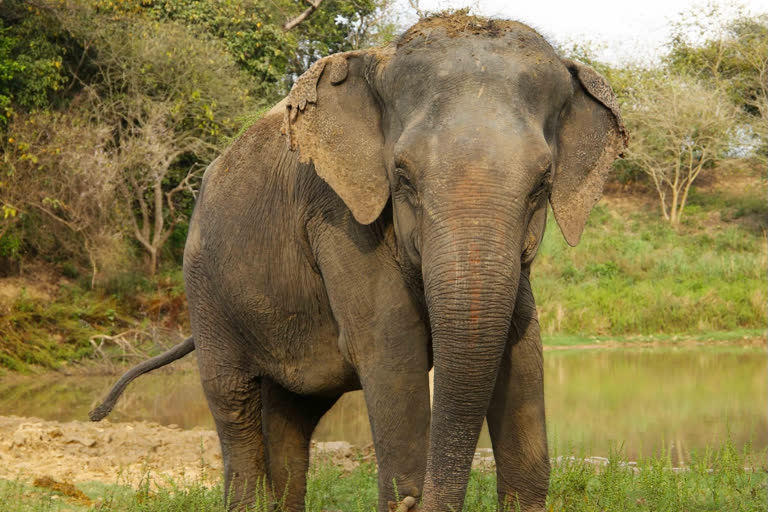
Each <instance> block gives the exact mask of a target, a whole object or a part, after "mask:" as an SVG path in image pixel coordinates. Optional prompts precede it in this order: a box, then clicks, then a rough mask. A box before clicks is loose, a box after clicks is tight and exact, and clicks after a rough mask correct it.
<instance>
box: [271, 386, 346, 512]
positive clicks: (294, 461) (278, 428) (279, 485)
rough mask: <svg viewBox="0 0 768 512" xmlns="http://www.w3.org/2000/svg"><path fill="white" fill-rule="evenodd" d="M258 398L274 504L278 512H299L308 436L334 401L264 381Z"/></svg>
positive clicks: (304, 475) (307, 450)
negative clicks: (277, 506) (260, 402)
mask: <svg viewBox="0 0 768 512" xmlns="http://www.w3.org/2000/svg"><path fill="white" fill-rule="evenodd" d="M262 397H263V403H264V436H265V438H266V454H267V471H268V473H269V479H270V483H271V487H272V492H273V494H274V496H275V501H277V502H278V503H279V504H280V508H279V510H281V511H284V512H302V511H303V510H304V497H305V494H306V491H307V469H308V468H309V443H310V440H311V438H312V432H313V431H314V430H315V427H316V426H317V423H318V422H319V421H320V418H322V416H323V415H324V414H325V413H326V412H327V411H328V409H330V408H331V406H333V404H334V403H335V402H336V400H337V399H338V397H316V396H302V395H297V394H295V393H292V392H290V391H288V390H286V389H285V388H283V387H282V386H280V385H278V384H277V383H275V382H274V381H272V380H271V379H267V378H265V379H264V380H263V382H262Z"/></svg>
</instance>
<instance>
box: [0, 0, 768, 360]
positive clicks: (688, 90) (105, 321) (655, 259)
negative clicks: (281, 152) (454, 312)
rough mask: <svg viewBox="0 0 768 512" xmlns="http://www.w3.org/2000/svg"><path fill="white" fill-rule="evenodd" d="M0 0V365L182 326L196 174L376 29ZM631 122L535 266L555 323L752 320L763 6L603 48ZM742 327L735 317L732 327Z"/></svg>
mask: <svg viewBox="0 0 768 512" xmlns="http://www.w3.org/2000/svg"><path fill="white" fill-rule="evenodd" d="M308 5H309V4H306V3H302V2H297V1H294V0H273V1H270V2H261V1H257V0H238V1H235V0H220V1H215V2H212V1H201V0H27V1H22V0H5V1H3V2H2V3H0V153H1V154H2V159H1V160H0V277H3V278H4V279H0V367H5V368H10V369H14V370H25V369H28V368H29V367H30V365H42V366H46V367H49V366H55V365H56V364H57V362H58V361H61V360H69V359H77V358H80V357H84V356H87V355H89V354H92V353H93V351H94V346H95V345H94V344H93V343H91V341H92V340H94V339H101V340H103V339H104V338H94V336H98V335H107V336H113V337H119V336H121V334H122V333H124V332H126V331H129V332H132V333H135V332H138V331H149V328H150V327H151V326H157V325H161V326H163V327H165V328H170V329H175V330H177V331H184V330H185V329H187V323H186V322H187V320H186V316H185V306H184V295H183V285H182V280H181V272H180V265H181V255H182V251H183V244H184V240H185V237H186V229H187V220H188V218H189V215H190V213H191V209H192V206H193V204H194V198H195V192H196V187H197V184H198V183H199V179H200V177H201V174H202V171H203V170H204V168H205V167H206V165H207V164H208V163H209V162H210V161H211V160H212V159H213V158H214V157H215V155H216V154H217V153H218V152H220V151H221V150H222V149H223V148H224V147H225V146H226V145H227V144H228V143H229V142H230V141H231V140H232V138H233V137H234V136H236V134H237V133H238V131H240V130H241V128H242V127H243V126H244V125H246V124H248V123H251V122H253V120H254V119H256V118H258V116H259V115H260V113H261V112H263V111H264V109H266V108H268V107H269V106H271V105H272V104H273V103H274V102H276V101H277V100H279V99H280V98H281V97H282V96H284V95H285V94H286V93H287V91H288V90H289V88H290V85H291V84H292V82H293V80H294V79H295V78H296V77H297V76H298V75H299V74H300V73H301V72H303V71H304V70H305V69H307V67H308V66H309V65H310V64H311V63H312V62H314V61H315V60H316V59H318V58H319V57H321V56H323V55H327V54H329V53H333V52H338V51H346V50H350V49H355V48H362V47H366V46H370V45H376V44H383V43H386V42H387V41H389V40H390V39H391V38H392V37H393V36H394V35H395V33H396V32H397V31H398V30H399V28H401V27H398V21H397V20H398V15H399V13H398V12H396V10H395V8H394V6H393V4H392V3H390V0H354V1H342V0H325V1H324V2H322V4H320V6H319V8H317V9H315V10H312V12H311V13H310V14H309V16H307V17H306V19H303V21H301V22H300V23H298V24H297V25H295V27H293V28H291V29H290V30H286V23H287V22H289V21H290V20H294V21H295V20H297V19H299V18H298V17H299V16H300V15H301V14H302V12H304V11H305V9H306V8H307V7H308ZM561 53H562V54H563V55H564V56H568V57H571V58H577V59H580V60H582V61H585V62H587V63H590V64H591V65H592V66H594V67H595V68H596V69H598V70H599V71H600V72H601V73H603V74H605V75H606V76H607V77H608V79H609V80H610V82H611V83H612V84H613V86H614V88H615V90H616V92H617V95H618V97H619V100H620V102H621V104H622V112H623V114H624V117H625V122H626V124H627V126H628V128H629V130H630V133H631V134H632V142H631V145H630V147H629V149H628V151H627V154H626V158H625V159H624V160H622V161H619V162H617V163H616V166H615V167H616V169H615V170H616V172H615V173H614V176H613V177H612V181H611V182H610V183H609V185H608V190H607V194H606V201H605V203H601V205H599V206H598V207H597V208H596V210H595V211H594V212H593V214H592V217H591V218H590V221H589V225H588V228H587V233H586V234H585V236H584V238H583V241H582V243H581V245H580V246H579V247H577V248H576V249H569V248H566V246H565V243H564V241H563V240H562V237H561V236H560V235H559V230H558V228H557V226H556V225H554V224H553V225H551V226H550V229H549V230H548V232H547V235H546V238H545V242H544V244H543V247H542V250H541V254H540V256H539V261H538V262H537V264H536V266H535V270H534V272H535V274H536V277H535V279H534V286H535V287H536V294H537V299H538V302H539V309H540V316H541V323H542V328H543V331H544V333H545V334H546V335H548V336H555V335H559V336H564V335H582V336H584V335H612V336H623V335H632V334H678V333H687V334H702V333H709V332H711V331H735V330H744V329H752V330H753V331H751V332H755V330H757V329H763V328H764V326H765V304H766V290H765V286H764V282H765V272H764V271H765V268H766V238H765V236H766V235H765V229H766V219H767V218H768V217H767V216H766V214H768V211H767V208H766V204H765V184H766V181H765V164H766V152H767V151H768V144H767V143H766V129H767V127H768V119H767V118H766V115H767V112H768V107H766V81H767V79H768V77H767V76H766V60H765V55H766V54H768V14H758V15H754V14H752V15H747V14H745V13H744V12H742V11H739V12H737V13H736V15H733V16H725V15H724V14H723V13H722V12H720V11H719V10H718V9H717V8H710V9H709V10H694V11H690V12H687V13H682V14H681V15H680V18H679V20H678V21H677V22H676V24H675V25H674V28H673V31H672V33H671V34H670V38H669V40H668V42H667V45H666V54H665V56H664V57H663V58H662V59H661V60H659V61H656V62H653V63H651V64H647V65H640V64H631V65H626V66H615V65H611V64H608V63H605V62H601V61H599V60H598V59H597V58H596V57H595V52H594V51H593V48H592V47H591V46H590V45H589V44H579V45H575V46H572V47H564V48H561ZM739 332H742V331H739Z"/></svg>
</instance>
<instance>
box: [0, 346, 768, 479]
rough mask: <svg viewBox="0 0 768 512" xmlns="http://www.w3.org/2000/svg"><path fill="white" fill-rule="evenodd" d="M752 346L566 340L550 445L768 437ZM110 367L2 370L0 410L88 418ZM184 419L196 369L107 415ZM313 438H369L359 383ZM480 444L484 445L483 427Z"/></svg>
mask: <svg viewBox="0 0 768 512" xmlns="http://www.w3.org/2000/svg"><path fill="white" fill-rule="evenodd" d="M766 362H767V360H766V353H765V350H764V349H762V348H755V347H741V346H735V347H688V348H652V349H613V350H566V351H551V352H546V353H545V360H544V365H545V389H546V407H547V426H548V430H549V438H550V448H551V450H552V451H557V452H559V453H572V452H574V451H575V452H576V453H582V452H583V453H584V455H600V456H607V455H608V454H609V452H610V451H611V450H615V449H617V448H619V447H621V449H622V454H623V456H624V457H627V458H630V459H637V458H638V457H640V456H648V455H655V454H658V453H659V451H660V450H661V449H664V450H667V451H669V453H670V456H671V458H672V460H673V462H674V463H677V464H679V463H683V462H686V461H688V460H689V459H690V453H691V451H698V452H701V451H703V450H704V448H705V447H706V446H719V445H721V444H722V443H723V441H724V440H725V439H726V437H727V436H728V435H730V437H731V439H732V440H733V442H734V443H735V445H736V446H737V447H739V448H741V447H743V446H745V445H747V444H751V451H752V452H753V453H755V454H759V453H762V451H763V450H765V448H766V446H768V414H767V411H766V403H767V402H768V389H767V388H766V382H767V381H768V367H767V365H766ZM114 380H115V377H82V376H78V377H64V376H61V375H58V374H56V375H46V376H34V377H22V376H11V377H5V378H2V379H0V415H19V416H35V417H39V418H43V419H48V420H59V421H70V420H79V421H87V414H88V411H89V410H90V409H91V407H93V406H94V405H95V404H96V403H97V402H98V401H99V400H100V399H101V398H102V397H103V396H104V394H105V393H106V391H107V390H108V389H109V387H110V386H111V385H112V383H113V382H114ZM110 420H111V421H113V422H118V421H141V420H147V421H154V422H157V423H161V424H165V425H169V424H176V425H179V426H181V427H183V428H193V427H203V428H211V429H212V428H213V420H212V419H211V416H210V413H209V412H208V409H207V406H206V403H205V399H204V397H203V392H202V389H201V387H200V383H199V381H198V376H197V373H196V372H195V371H193V370H185V371H181V372H178V371H177V372H164V373H158V374H149V375H145V376H143V377H141V378H140V379H138V380H137V381H135V382H134V383H132V384H131V385H130V386H129V388H128V390H127V391H126V393H125V394H124V395H123V397H122V399H121V401H120V402H119V403H118V406H117V407H116V409H115V411H113V413H112V415H111V416H110ZM315 439H316V440H318V441H335V440H346V441H349V442H350V443H352V444H355V445H359V446H364V445H367V444H368V443H370V442H371V433H370V427H369V425H368V417H367V412H366V409H365V403H364V401H363V398H362V394H361V393H360V392H356V393H348V394H347V395H345V396H344V397H342V399H341V400H340V401H339V402H338V403H337V404H336V406H334V408H333V409H332V410H331V411H330V412H329V413H328V414H327V415H326V417H325V418H323V420H322V421H321V423H320V425H318V428H317V430H316V432H315ZM478 446H479V447H480V448H487V447H490V439H489V437H488V433H487V431H486V430H485V429H484V431H483V433H482V435H481V437H480V441H479V444H478Z"/></svg>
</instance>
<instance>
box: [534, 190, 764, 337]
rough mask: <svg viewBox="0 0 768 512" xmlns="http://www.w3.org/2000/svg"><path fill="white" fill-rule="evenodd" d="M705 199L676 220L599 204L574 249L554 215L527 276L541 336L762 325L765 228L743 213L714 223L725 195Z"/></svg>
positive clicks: (746, 206) (747, 202) (691, 331)
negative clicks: (740, 218)
mask: <svg viewBox="0 0 768 512" xmlns="http://www.w3.org/2000/svg"><path fill="white" fill-rule="evenodd" d="M756 192H757V193H760V192H761V191H759V190H758V191H756ZM752 193H755V192H754V191H753V192H752ZM761 201H763V202H764V199H763V198H762V196H761ZM743 202H744V204H741V203H739V204H741V206H739V207H735V210H736V211H737V212H738V211H741V210H739V208H741V209H754V208H757V206H756V205H754V204H752V203H753V202H754V201H753V200H752V197H751V195H750V196H746V197H745V198H744V201H743ZM702 204H703V205H704V206H700V205H698V204H697V205H696V206H697V208H696V212H695V213H694V212H690V214H689V216H688V217H687V219H686V221H685V224H684V225H680V226H671V225H669V224H668V223H667V222H665V221H664V220H663V219H661V218H660V217H659V216H658V215H657V214H656V213H655V212H643V211H624V210H622V209H620V208H608V207H606V206H601V205H598V206H597V207H595V209H594V210H593V211H592V214H591V216H590V219H589V223H588V225H587V228H586V229H585V231H584V236H583V237H582V240H581V243H580V244H579V245H578V246H577V247H575V248H571V247H568V246H567V244H566V243H565V241H564V240H563V238H562V235H561V234H560V230H559V228H558V227H557V225H556V224H555V222H554V219H553V218H551V217H550V219H549V224H550V225H549V226H548V229H547V232H546V234H545V236H544V240H543V242H542V247H541V250H540V253H539V256H538V258H537V260H536V262H535V263H534V265H533V270H532V279H531V281H532V284H533V288H534V294H535V296H536V299H537V304H538V308H539V321H540V324H541V330H542V333H543V334H544V335H559V336H564V335H579V334H581V333H591V334H593V335H597V336H617V335H629V334H632V335H651V334H667V335H669V334H702V333H709V332H713V331H714V332H718V331H720V332H723V331H725V332H733V331H738V330H740V329H761V328H764V327H765V322H766V314H765V304H766V301H768V295H767V294H766V288H765V268H766V265H767V264H768V257H767V255H766V238H765V231H764V230H762V229H758V228H756V227H755V226H754V225H752V224H749V223H740V222H738V221H737V220H729V221H727V222H724V221H721V220H715V221H713V220H712V217H713V215H715V216H716V215H717V214H718V213H717V212H718V211H719V210H718V208H720V207H722V208H725V207H724V206H723V204H722V202H718V201H714V202H712V203H707V202H705V201H702ZM742 207H743V208H742ZM728 211H730V210H728ZM750 211H751V210H750ZM763 211H764V210H763ZM720 213H722V212H720ZM728 215H729V216H730V214H728ZM767 215H768V214H767ZM763 222H764V221H763Z"/></svg>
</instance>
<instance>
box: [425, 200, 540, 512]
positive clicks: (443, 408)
mask: <svg viewBox="0 0 768 512" xmlns="http://www.w3.org/2000/svg"><path fill="white" fill-rule="evenodd" d="M472 197H473V200H472V201H469V202H462V204H461V207H460V208H454V209H452V210H449V211H443V212H442V213H440V212H436V213H435V214H434V215H432V216H431V217H430V218H429V219H428V220H426V221H425V222H428V224H429V225H428V226H425V231H424V233H425V237H424V243H423V247H422V266H423V275H424V288H425V294H426V299H427V306H428V309H429V316H430V322H431V328H432V343H433V353H434V367H435V374H434V402H433V407H432V425H431V436H430V447H429V455H428V461H427V473H426V478H425V482H424V495H423V500H424V501H423V508H424V510H426V511H429V512H436V511H440V512H443V511H448V510H461V509H462V504H463V501H464V494H465V492H466V486H467V481H468V479H469V471H470V468H471V465H472V458H473V455H474V451H475V447H476V445H477V439H478V436H479V434H480V429H481V427H482V424H483V418H484V417H485V414H486V411H487V409H488V405H489V402H490V400H491V394H492V391H493V388H494V384H495V382H496V375H497V372H498V368H499V364H500V361H501V356H502V354H503V352H504V348H505V344H506V341H507V336H508V332H509V328H510V322H511V318H512V312H513V310H514V305H515V304H514V303H515V297H516V295H517V286H518V280H519V276H520V248H521V241H522V238H523V236H524V234H525V230H524V229H522V227H521V226H523V224H524V222H523V221H524V218H523V215H524V214H523V212H522V210H523V208H521V207H519V205H516V204H515V203H514V201H512V200H511V199H510V198H509V197H508V196H506V197H501V196H499V197H496V194H494V193H490V192H489V193H488V194H487V195H486V196H485V197H477V190H475V191H473V195H472ZM488 212H492V214H489V213H488Z"/></svg>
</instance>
